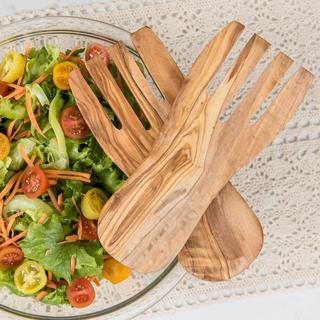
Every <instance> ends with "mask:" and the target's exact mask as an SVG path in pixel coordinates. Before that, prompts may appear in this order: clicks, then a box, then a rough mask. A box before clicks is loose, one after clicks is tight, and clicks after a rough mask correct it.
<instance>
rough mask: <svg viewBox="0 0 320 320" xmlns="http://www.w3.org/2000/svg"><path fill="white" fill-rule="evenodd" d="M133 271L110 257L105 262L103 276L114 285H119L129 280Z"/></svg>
mask: <svg viewBox="0 0 320 320" xmlns="http://www.w3.org/2000/svg"><path fill="white" fill-rule="evenodd" d="M130 274H131V269H130V268H128V267H126V266H125V265H123V264H122V263H120V262H119V261H117V260H116V259H114V258H112V257H110V258H108V259H106V260H104V263H103V270H102V275H103V277H104V278H106V279H107V280H109V281H110V282H111V283H112V284H117V283H119V282H121V281H123V280H126V279H128V278H129V276H130Z"/></svg>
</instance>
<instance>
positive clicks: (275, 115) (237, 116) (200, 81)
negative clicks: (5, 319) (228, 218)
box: [98, 22, 313, 272]
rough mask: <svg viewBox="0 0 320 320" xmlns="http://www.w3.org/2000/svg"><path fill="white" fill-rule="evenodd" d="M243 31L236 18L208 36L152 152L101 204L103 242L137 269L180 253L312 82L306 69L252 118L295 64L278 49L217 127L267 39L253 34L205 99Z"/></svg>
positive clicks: (161, 263)
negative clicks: (214, 202)
mask: <svg viewBox="0 0 320 320" xmlns="http://www.w3.org/2000/svg"><path fill="white" fill-rule="evenodd" d="M242 29H243V27H242V25H240V24H239V23H237V22H232V23H230V24H229V25H228V26H227V27H226V28H225V29H223V31H222V32H220V33H219V34H218V35H217V36H216V37H215V38H214V39H213V40H212V41H210V43H209V44H208V45H207V47H206V48H205V49H204V51H203V52H202V53H201V55H200V56H199V57H198V59H197V60H196V62H195V64H194V65H193V67H192V68H191V70H190V72H189V73H188V75H187V76H186V79H185V81H184V84H183V87H182V89H181V91H180V93H179V95H178V97H177V98H176V100H175V102H174V105H173V107H172V111H171V113H170V115H169V118H168V120H167V121H166V122H165V124H164V125H163V128H162V131H161V133H160V136H159V138H158V139H157V140H156V142H155V144H154V146H153V148H152V151H151V153H150V154H149V156H148V157H147V158H146V159H145V160H144V161H143V162H142V164H141V165H140V166H139V167H138V169H137V170H136V171H135V172H134V173H133V174H132V176H131V177H129V179H128V181H127V182H126V183H125V184H124V185H123V187H122V188H120V190H118V191H117V192H116V193H115V194H113V196H112V197H111V198H110V199H109V201H108V202H107V203H106V205H105V206H104V208H103V210H102V214H101V217H100V219H99V226H98V232H99V237H100V240H101V243H102V244H103V246H104V247H105V249H106V250H107V251H108V252H109V253H110V254H111V255H112V256H113V257H115V258H116V259H117V260H119V261H121V262H123V263H124V264H125V265H128V266H130V267H131V268H133V269H135V270H137V271H140V272H152V271H158V270H160V269H161V268H163V267H164V266H165V265H167V264H168V263H169V262H170V261H172V260H173V259H174V258H175V256H176V255H177V254H178V253H179V251H180V250H181V249H182V247H183V246H184V244H185V243H186V242H187V240H188V238H189V237H190V235H191V233H192V231H193V230H194V228H195V227H196V225H197V223H198V222H199V221H200V219H201V217H202V215H203V213H204V212H205V210H206V209H207V208H208V206H209V204H210V202H211V201H212V200H213V199H214V198H215V196H216V195H217V194H218V192H219V191H220V190H221V189H222V188H223V186H224V185H225V184H226V183H227V182H228V180H229V179H230V177H231V176H232V175H233V174H234V173H235V172H236V171H237V170H239V169H240V168H241V167H243V166H244V165H245V164H247V163H248V162H249V161H250V160H252V159H253V158H254V157H255V156H256V155H257V154H258V153H259V152H260V151H261V150H262V149H263V148H264V147H266V146H267V145H268V144H269V143H270V142H271V141H272V139H273V138H274V137H275V136H276V135H277V134H278V133H279V132H280V130H281V129H282V128H283V127H284V125H285V124H286V123H287V121H288V120H289V118H290V117H291V116H292V114H293V113H294V111H295V110H296V109H297V107H298V106H299V104H300V103H301V102H302V101H303V98H304V96H305V94H306V92H307V90H308V88H309V86H310V84H311V82H312V78H313V76H312V74H311V73H310V72H308V71H307V70H305V69H304V68H300V69H299V70H298V71H297V72H296V73H295V74H294V75H293V76H292V77H291V78H290V80H289V81H288V82H287V84H286V85H285V86H284V87H283V89H282V90H281V91H280V93H279V94H278V96H277V97H276V99H275V100H274V101H273V103H272V104H271V106H269V107H268V108H267V111H266V112H265V113H264V114H263V115H262V116H261V117H260V119H259V120H258V121H257V122H256V123H255V124H250V121H249V120H250V118H251V117H252V115H253V114H254V113H255V111H256V110H257V108H258V107H259V106H260V105H261V103H262V102H263V101H264V100H265V99H266V98H267V96H268V94H269V93H270V91H271V90H272V88H273V87H274V86H275V84H276V83H277V82H278V81H279V80H280V79H281V78H282V76H283V73H284V70H287V68H288V67H289V66H290V64H291V63H292V60H291V59H290V58H288V57H287V56H285V55H284V54H282V53H280V54H278V55H277V56H276V57H275V58H274V60H273V61H272V62H271V63H270V64H269V66H268V67H267V68H266V70H265V71H264V72H263V73H262V75H261V76H260V78H259V79H258V81H257V82H256V83H255V85H254V86H253V87H252V88H251V90H250V91H249V93H248V94H247V96H246V97H245V98H244V99H243V100H242V102H241V103H240V105H239V106H238V107H237V108H236V110H235V111H234V112H233V114H232V115H231V117H230V118H229V120H228V121H226V122H225V123H223V124H222V123H217V125H216V121H217V119H218V117H219V115H220V113H221V111H223V110H224V108H225V107H226V105H228V104H229V103H230V101H231V99H232V97H233V96H234V94H235V93H236V92H237V90H238V89H239V88H240V86H241V85H242V83H243V82H244V80H245V79H246V78H247V76H248V75H249V73H250V71H251V70H252V69H253V67H254V66H255V64H256V63H257V62H258V61H259V58H260V57H261V52H263V51H265V50H266V46H265V45H264V41H261V38H259V37H258V36H254V37H252V38H251V40H250V41H249V43H248V44H247V45H246V47H245V48H244V49H243V51H242V52H241V54H240V55H239V57H238V59H237V60H236V62H235V64H234V65H233V67H232V68H231V69H230V71H229V72H228V73H227V75H226V76H225V77H224V79H223V80H222V82H221V83H220V84H219V85H218V87H217V88H216V90H215V91H214V93H213V94H212V95H210V96H209V97H207V96H206V94H205V92H206V90H207V88H208V85H209V83H210V80H211V79H212V77H213V75H214V74H215V73H216V71H217V69H218V68H219V66H220V65H221V63H222V61H223V60H224V59H225V56H226V54H225V53H226V48H228V47H230V41H232V44H233V43H234V42H235V40H236V38H237V35H238V34H239V31H241V30H242ZM230 34H232V37H230ZM228 35H229V37H228ZM106 87H108V85H106Z"/></svg>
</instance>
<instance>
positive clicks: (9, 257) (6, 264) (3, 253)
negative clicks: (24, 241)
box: [0, 245, 24, 269]
mask: <svg viewBox="0 0 320 320" xmlns="http://www.w3.org/2000/svg"><path fill="white" fill-rule="evenodd" d="M23 259H24V255H23V252H22V251H21V249H19V248H17V247H15V246H13V245H10V246H8V247H5V248H3V249H1V250H0V268H5V269H9V268H15V267H17V266H18V265H19V264H20V263H21V262H22V261H23Z"/></svg>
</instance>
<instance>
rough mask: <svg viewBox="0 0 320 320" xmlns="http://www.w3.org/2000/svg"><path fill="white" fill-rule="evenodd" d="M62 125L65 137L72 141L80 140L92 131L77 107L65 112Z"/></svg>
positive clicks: (62, 115)
mask: <svg viewBox="0 0 320 320" xmlns="http://www.w3.org/2000/svg"><path fill="white" fill-rule="evenodd" d="M60 124H61V127H62V130H63V132H64V134H65V136H67V137H68V138H70V139H74V140H80V139H83V138H85V137H86V136H87V135H88V134H89V133H90V129H89V127H88V126H87V124H86V122H85V121H84V119H83V117H82V114H81V113H80V111H79V109H78V107H77V106H72V107H68V108H66V109H64V110H63V112H62V114H61V118H60Z"/></svg>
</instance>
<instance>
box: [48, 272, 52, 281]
mask: <svg viewBox="0 0 320 320" xmlns="http://www.w3.org/2000/svg"><path fill="white" fill-rule="evenodd" d="M48 280H49V281H52V272H51V271H48Z"/></svg>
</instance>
